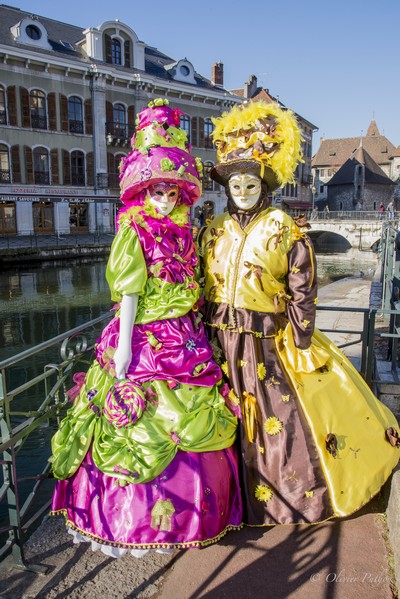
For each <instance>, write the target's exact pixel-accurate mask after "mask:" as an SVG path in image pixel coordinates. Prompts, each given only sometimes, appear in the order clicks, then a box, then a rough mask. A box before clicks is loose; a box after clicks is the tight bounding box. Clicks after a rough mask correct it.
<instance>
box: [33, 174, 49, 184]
mask: <svg viewBox="0 0 400 599" xmlns="http://www.w3.org/2000/svg"><path fill="white" fill-rule="evenodd" d="M34 175H35V185H49V184H50V174H49V173H46V172H43V171H35V173H34Z"/></svg>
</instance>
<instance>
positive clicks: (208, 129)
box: [204, 118, 214, 148]
mask: <svg viewBox="0 0 400 599" xmlns="http://www.w3.org/2000/svg"><path fill="white" fill-rule="evenodd" d="M213 129H214V126H213V124H212V120H211V119H210V118H207V119H204V147H205V148H212V147H213V142H212V137H211V133H212V132H213Z"/></svg>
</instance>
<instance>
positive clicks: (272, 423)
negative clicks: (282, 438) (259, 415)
mask: <svg viewBox="0 0 400 599" xmlns="http://www.w3.org/2000/svg"><path fill="white" fill-rule="evenodd" d="M282 428H283V424H282V422H281V421H280V420H279V418H277V417H276V416H270V417H269V418H267V420H266V421H265V422H264V430H265V432H266V433H268V435H278V434H279V433H280V432H281V430H282Z"/></svg>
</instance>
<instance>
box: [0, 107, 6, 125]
mask: <svg viewBox="0 0 400 599" xmlns="http://www.w3.org/2000/svg"><path fill="white" fill-rule="evenodd" d="M0 125H7V112H6V111H5V110H0Z"/></svg>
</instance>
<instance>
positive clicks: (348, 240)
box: [308, 217, 383, 250]
mask: <svg viewBox="0 0 400 599" xmlns="http://www.w3.org/2000/svg"><path fill="white" fill-rule="evenodd" d="M309 223H310V225H311V229H309V231H308V234H309V236H310V237H311V239H312V241H313V243H314V245H315V246H316V247H318V246H322V245H324V246H327V245H332V246H338V245H340V246H341V247H345V248H346V247H347V248H350V247H353V248H358V249H360V250H369V249H372V248H373V247H375V246H376V245H377V244H378V242H379V240H380V238H381V235H382V225H383V222H382V221H380V220H361V219H360V220H344V219H341V218H340V217H335V218H330V217H329V218H327V219H325V220H315V221H314V220H310V221H309Z"/></svg>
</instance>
